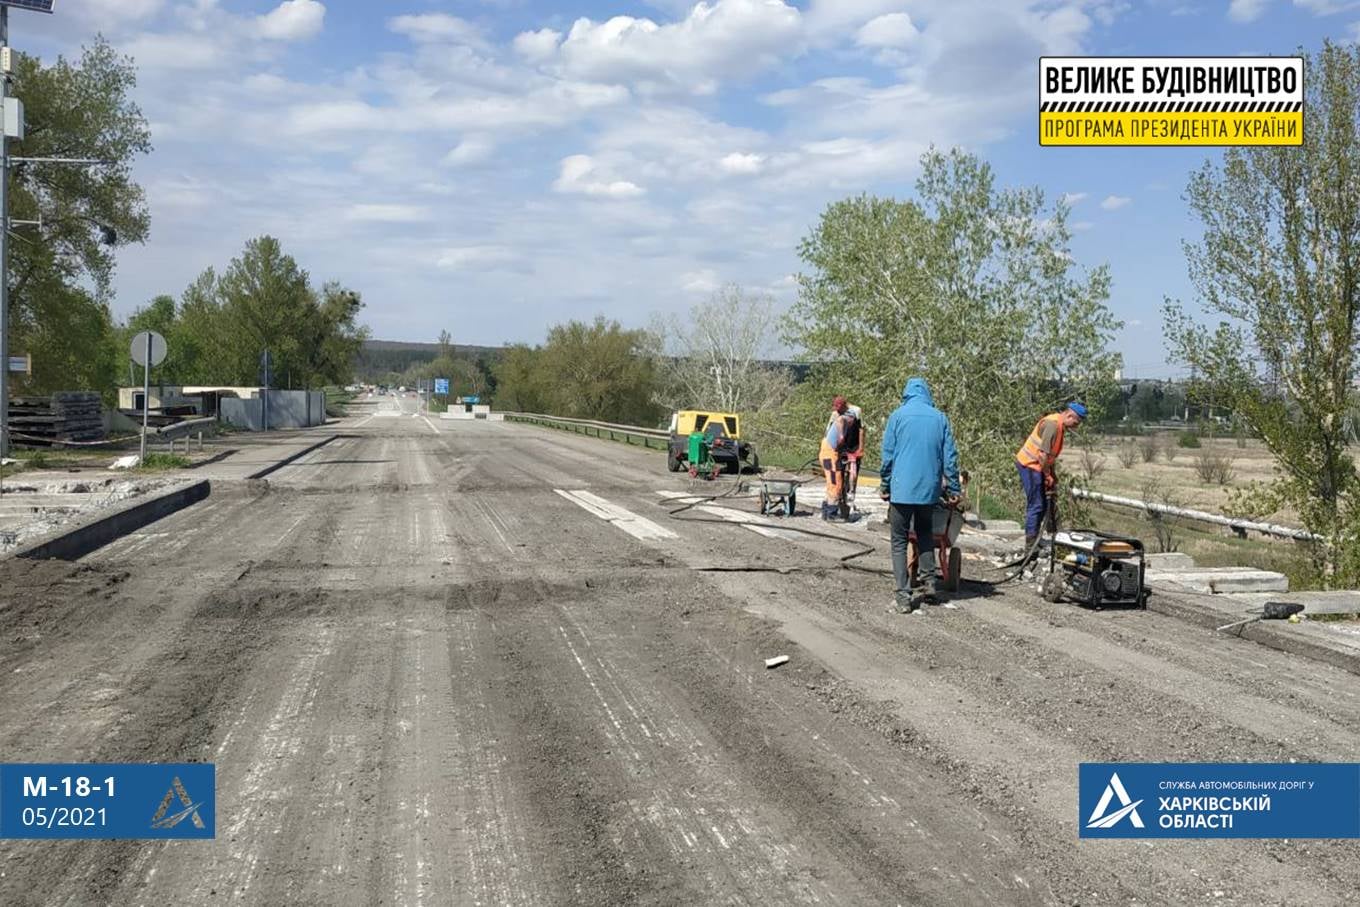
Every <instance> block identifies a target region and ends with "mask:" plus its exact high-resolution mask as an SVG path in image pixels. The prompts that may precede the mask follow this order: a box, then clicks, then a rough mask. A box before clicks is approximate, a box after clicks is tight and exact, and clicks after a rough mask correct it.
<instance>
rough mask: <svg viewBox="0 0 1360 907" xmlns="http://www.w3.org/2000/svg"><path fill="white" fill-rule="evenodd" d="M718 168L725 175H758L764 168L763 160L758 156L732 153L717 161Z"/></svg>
mask: <svg viewBox="0 0 1360 907" xmlns="http://www.w3.org/2000/svg"><path fill="white" fill-rule="evenodd" d="M718 166H719V167H721V168H722V169H723V171H724V172H726V173H736V174H750V173H759V172H760V171H761V169H762V168H764V166H765V158H764V157H763V156H762V155H759V154H741V153H739V152H735V151H734V152H733V153H731V154H729V155H727V156H726V157H724V158H723V159H722V160H721V161H719V162H718Z"/></svg>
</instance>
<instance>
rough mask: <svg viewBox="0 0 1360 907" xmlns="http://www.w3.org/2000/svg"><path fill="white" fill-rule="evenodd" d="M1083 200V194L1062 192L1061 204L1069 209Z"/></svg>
mask: <svg viewBox="0 0 1360 907" xmlns="http://www.w3.org/2000/svg"><path fill="white" fill-rule="evenodd" d="M1084 198H1086V193H1085V192H1064V193H1063V196H1062V203H1063V204H1064V205H1066V206H1067V207H1069V208H1070V207H1072V206H1073V205H1075V204H1077V203H1078V202H1080V201H1081V200H1082V199H1084Z"/></svg>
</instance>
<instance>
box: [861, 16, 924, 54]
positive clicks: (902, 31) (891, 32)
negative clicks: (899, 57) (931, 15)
mask: <svg viewBox="0 0 1360 907" xmlns="http://www.w3.org/2000/svg"><path fill="white" fill-rule="evenodd" d="M920 34H921V33H920V32H919V31H918V30H917V28H916V25H915V23H913V22H912V21H911V16H909V15H907V14H906V13H889V14H888V15H886V16H879V17H878V18H877V19H871V20H869V21H868V22H866V23H865V24H864V26H863V27H861V28H860V30H859V34H858V35H856V37H855V42H856V43H857V44H859V45H860V46H861V47H880V48H902V47H906V46H908V45H909V44H911V43H912V42H913V41H915V40H916V38H917V37H918V36H919V35H920Z"/></svg>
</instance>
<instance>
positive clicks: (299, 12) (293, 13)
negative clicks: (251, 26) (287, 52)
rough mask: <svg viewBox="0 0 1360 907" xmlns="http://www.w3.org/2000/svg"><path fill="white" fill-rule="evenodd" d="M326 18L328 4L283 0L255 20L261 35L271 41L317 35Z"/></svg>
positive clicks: (291, 39)
mask: <svg viewBox="0 0 1360 907" xmlns="http://www.w3.org/2000/svg"><path fill="white" fill-rule="evenodd" d="M325 19H326V5H325V4H324V3H318V2H317V0H283V2H282V3H280V4H279V5H278V6H276V7H275V8H274V9H272V10H271V11H269V12H267V13H265V14H264V15H263V16H260V17H259V18H257V19H256V20H255V27H256V29H257V30H258V31H259V34H260V37H262V38H268V39H270V40H271V41H302V40H305V39H306V38H311V37H315V36H316V35H317V34H318V33H319V32H320V31H321V26H322V24H323V23H324V21H325Z"/></svg>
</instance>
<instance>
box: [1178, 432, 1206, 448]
mask: <svg viewBox="0 0 1360 907" xmlns="http://www.w3.org/2000/svg"><path fill="white" fill-rule="evenodd" d="M1176 443H1177V444H1179V445H1180V446H1181V447H1184V448H1187V449H1189V450H1198V449H1199V448H1200V447H1201V445H1200V443H1199V435H1197V434H1195V433H1194V432H1193V431H1183V432H1181V434H1180V437H1179V438H1177V439H1176Z"/></svg>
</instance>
